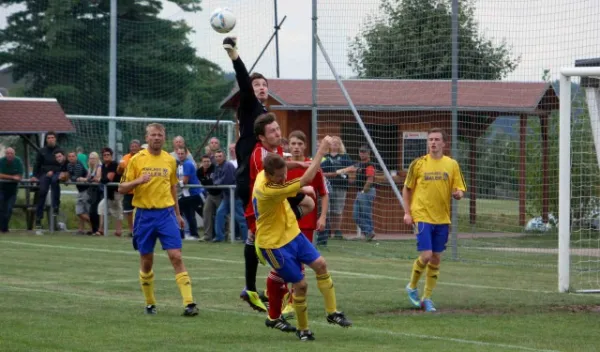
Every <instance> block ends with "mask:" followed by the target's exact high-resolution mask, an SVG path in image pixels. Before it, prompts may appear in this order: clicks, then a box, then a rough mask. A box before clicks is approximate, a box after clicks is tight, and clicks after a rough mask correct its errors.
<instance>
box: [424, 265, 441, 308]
mask: <svg viewBox="0 0 600 352" xmlns="http://www.w3.org/2000/svg"><path fill="white" fill-rule="evenodd" d="M425 274H426V275H427V277H426V279H425V293H424V294H423V298H424V299H425V298H431V292H432V291H433V289H434V288H435V285H436V284H437V279H438V276H439V275H440V266H439V264H438V265H434V264H431V263H429V264H427V271H426V273H425Z"/></svg>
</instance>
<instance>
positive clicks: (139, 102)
mask: <svg viewBox="0 0 600 352" xmlns="http://www.w3.org/2000/svg"><path fill="white" fill-rule="evenodd" d="M171 2H172V3H175V4H177V5H178V6H179V7H180V8H181V9H182V10H184V11H200V10H201V7H200V2H201V0H171ZM15 4H19V5H22V6H23V7H24V9H23V10H21V11H18V12H15V13H13V14H12V15H10V16H9V17H8V19H7V22H8V26H7V27H6V28H5V30H3V31H2V32H0V65H3V64H11V65H12V68H13V79H14V80H15V81H17V80H20V79H22V78H25V79H26V82H27V84H26V87H25V90H24V94H25V95H26V96H35V97H55V98H57V99H58V101H59V102H60V103H61V105H62V107H63V109H64V110H65V111H66V112H67V113H71V114H89V115H106V114H107V113H108V74H109V43H110V38H109V28H110V18H109V12H110V1H109V0H0V6H3V5H5V6H6V5H15ZM161 9H162V2H161V1H159V0H146V1H135V0H119V1H118V9H117V11H118V30H117V52H118V53H117V95H118V96H117V114H118V115H130V116H131V115H133V116H162V117H186V118H191V117H214V116H215V115H217V114H218V113H219V110H218V106H217V104H218V102H219V101H220V100H221V99H222V98H223V97H224V96H225V95H226V94H227V93H228V92H229V91H230V89H231V85H232V83H231V82H230V81H228V80H225V78H224V73H223V71H222V70H221V68H220V67H218V66H217V65H216V64H214V63H212V62H210V61H208V60H205V59H202V58H200V57H198V56H197V55H196V52H195V49H194V48H193V47H192V45H191V43H190V41H189V39H188V35H189V34H190V33H191V32H192V29H191V28H190V27H189V26H188V25H187V24H186V23H185V22H183V21H172V20H169V19H161V18H159V17H158V14H159V13H160V11H161Z"/></svg>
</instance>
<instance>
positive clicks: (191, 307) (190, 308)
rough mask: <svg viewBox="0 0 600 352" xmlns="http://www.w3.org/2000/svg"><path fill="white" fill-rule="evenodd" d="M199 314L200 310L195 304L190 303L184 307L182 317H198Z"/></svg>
mask: <svg viewBox="0 0 600 352" xmlns="http://www.w3.org/2000/svg"><path fill="white" fill-rule="evenodd" d="M199 312H200V310H198V306H197V305H196V303H190V304H188V305H187V306H186V307H185V310H184V311H183V314H182V315H183V316H185V317H193V316H196V315H198V313H199Z"/></svg>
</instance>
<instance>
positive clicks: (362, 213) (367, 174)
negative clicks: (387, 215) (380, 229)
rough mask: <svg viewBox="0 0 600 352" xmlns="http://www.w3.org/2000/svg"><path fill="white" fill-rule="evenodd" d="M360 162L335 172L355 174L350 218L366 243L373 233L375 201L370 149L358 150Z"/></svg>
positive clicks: (372, 236)
mask: <svg viewBox="0 0 600 352" xmlns="http://www.w3.org/2000/svg"><path fill="white" fill-rule="evenodd" d="M358 155H359V157H360V162H359V163H357V164H355V165H352V166H349V167H347V168H345V169H340V170H337V171H336V173H337V174H338V175H343V174H345V173H356V180H355V182H354V185H355V186H356V190H357V193H356V199H355V200H354V209H353V210H352V218H353V219H354V222H355V223H356V225H357V226H358V227H359V228H360V230H361V232H362V233H364V234H365V238H366V239H367V241H371V240H372V239H373V238H374V237H375V234H374V233H373V200H374V199H375V183H374V182H375V165H374V164H373V163H372V162H371V149H370V148H369V146H367V145H364V146H362V147H360V149H359V150H358Z"/></svg>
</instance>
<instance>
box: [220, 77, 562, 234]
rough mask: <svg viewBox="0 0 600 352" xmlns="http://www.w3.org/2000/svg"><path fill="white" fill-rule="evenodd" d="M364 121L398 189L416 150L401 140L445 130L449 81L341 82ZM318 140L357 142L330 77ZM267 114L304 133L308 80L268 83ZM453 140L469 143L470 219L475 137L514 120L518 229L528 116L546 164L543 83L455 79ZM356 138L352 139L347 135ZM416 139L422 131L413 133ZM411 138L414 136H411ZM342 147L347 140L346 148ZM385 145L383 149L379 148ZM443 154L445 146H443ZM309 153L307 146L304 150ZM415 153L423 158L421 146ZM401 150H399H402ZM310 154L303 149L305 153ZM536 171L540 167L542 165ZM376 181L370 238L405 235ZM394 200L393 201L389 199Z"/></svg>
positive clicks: (323, 88)
mask: <svg viewBox="0 0 600 352" xmlns="http://www.w3.org/2000/svg"><path fill="white" fill-rule="evenodd" d="M344 85H345V87H346V89H347V90H348V93H349V94H350V97H351V98H352V100H353V102H354V104H355V106H356V108H357V110H358V112H359V114H360V116H361V118H362V120H363V122H364V124H365V125H366V127H367V129H368V130H369V132H370V134H371V136H372V137H373V139H374V141H375V144H376V145H378V149H379V150H381V151H382V152H381V154H382V158H383V159H384V161H385V162H386V165H387V166H388V168H389V169H390V170H397V175H396V176H394V180H395V181H396V183H397V184H398V185H399V187H401V185H402V182H403V181H404V176H405V173H406V167H407V165H408V164H409V163H410V161H411V160H412V158H413V157H414V156H415V154H414V152H415V151H414V150H409V147H416V146H420V148H422V147H423V143H424V142H423V140H421V141H418V142H417V143H416V144H415V143H408V142H409V141H408V139H410V138H412V137H411V136H419V132H425V131H427V130H428V129H429V128H432V127H441V128H444V129H445V130H446V131H448V133H450V132H451V130H452V128H451V127H452V103H451V82H450V81H447V80H445V81H436V80H423V81H413V80H362V79H361V80H344ZM317 91H318V94H317V102H318V122H317V124H318V126H317V133H318V138H321V137H323V136H324V135H327V134H329V135H337V136H340V137H342V140H344V143H345V144H346V147H347V148H348V152H349V154H351V155H356V154H357V153H356V152H357V150H358V148H359V146H360V144H364V141H365V139H364V138H362V135H361V133H362V132H361V131H360V129H358V125H357V124H356V120H355V118H354V116H353V114H352V112H351V110H350V108H349V105H348V103H347V102H346V100H345V99H344V96H343V95H342V92H341V90H340V88H339V87H338V85H337V83H336V81H335V80H320V81H318V84H317ZM269 93H270V97H269V100H268V104H267V105H268V108H269V110H271V111H273V112H275V113H276V115H277V117H278V121H279V124H280V125H281V129H282V133H283V135H284V136H287V135H288V134H289V133H290V132H291V131H293V130H296V129H299V130H302V131H304V132H305V133H306V134H307V135H308V136H310V135H311V130H312V129H311V127H312V126H311V110H312V105H313V104H312V82H311V80H294V79H270V80H269ZM237 104H238V92H237V90H234V91H233V92H232V93H231V94H230V95H229V96H228V97H227V98H226V99H225V100H224V101H223V103H222V105H221V107H222V108H229V109H235V107H236V106H237ZM457 105H458V112H459V116H458V137H459V138H461V140H465V141H467V142H469V146H470V149H469V150H470V153H469V157H470V161H471V162H470V165H469V166H470V167H469V168H465V167H463V172H464V173H465V178H466V180H467V183H468V187H469V202H470V220H471V223H475V221H476V216H477V214H476V202H477V184H476V177H475V172H476V171H475V170H476V157H475V156H476V153H477V150H476V148H477V144H476V141H477V139H478V138H479V137H480V136H482V135H483V134H484V133H485V131H486V129H487V128H488V127H489V125H490V124H492V123H493V122H494V121H495V119H496V118H497V117H498V116H507V115H513V116H518V117H519V119H520V124H519V126H520V127H519V134H520V141H521V143H520V145H521V147H520V163H519V175H520V184H519V223H520V224H521V225H524V224H525V215H526V212H525V199H526V198H525V196H526V192H525V191H526V188H525V187H526V185H525V175H526V163H525V156H526V145H525V137H526V134H527V131H526V126H527V125H526V123H527V118H528V116H537V117H539V119H540V125H541V131H542V132H541V134H542V136H541V139H542V155H543V157H542V164H543V165H547V164H548V138H547V134H548V118H549V114H550V113H551V111H552V110H556V109H558V97H557V95H556V93H555V91H554V89H553V88H552V85H551V84H550V83H545V82H502V81H460V82H459V84H458V103H457ZM353 136H356V137H353ZM421 136H422V134H421ZM416 139H417V140H418V139H419V138H416ZM349 142H350V143H349ZM382 144H385V145H384V147H383V148H381V147H379V146H380V145H382ZM446 146H447V148H448V151H447V154H449V151H450V148H451V145H450V143H447V144H446ZM309 148H310V146H309ZM420 148H417V150H416V152H417V154H418V153H421V154H423V153H422V152H421V151H422V149H420ZM404 149H406V150H404ZM309 150H310V149H309ZM544 169H547V167H545V166H544ZM377 178H378V182H379V183H380V184H381V185H380V186H379V188H378V191H377V198H376V200H375V205H374V211H373V213H374V217H373V218H374V221H375V232H376V233H403V232H410V229H409V227H408V226H405V225H404V224H403V223H402V212H401V211H399V209H400V205H399V204H398V205H397V206H390V202H391V200H392V199H395V196H394V194H393V193H392V190H391V187H390V186H389V184H388V183H387V182H386V181H385V180H384V179H383V176H381V175H378V177H377ZM541 181H542V183H543V192H542V193H543V214H542V216H543V218H544V219H547V217H548V190H549V187H550V185H549V182H548V177H547V173H544V176H543V180H541ZM354 194H355V192H348V197H347V203H346V207H345V214H344V229H345V230H347V231H354V224H353V222H352V216H351V215H352V202H353V200H354ZM394 201H395V200H394Z"/></svg>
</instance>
